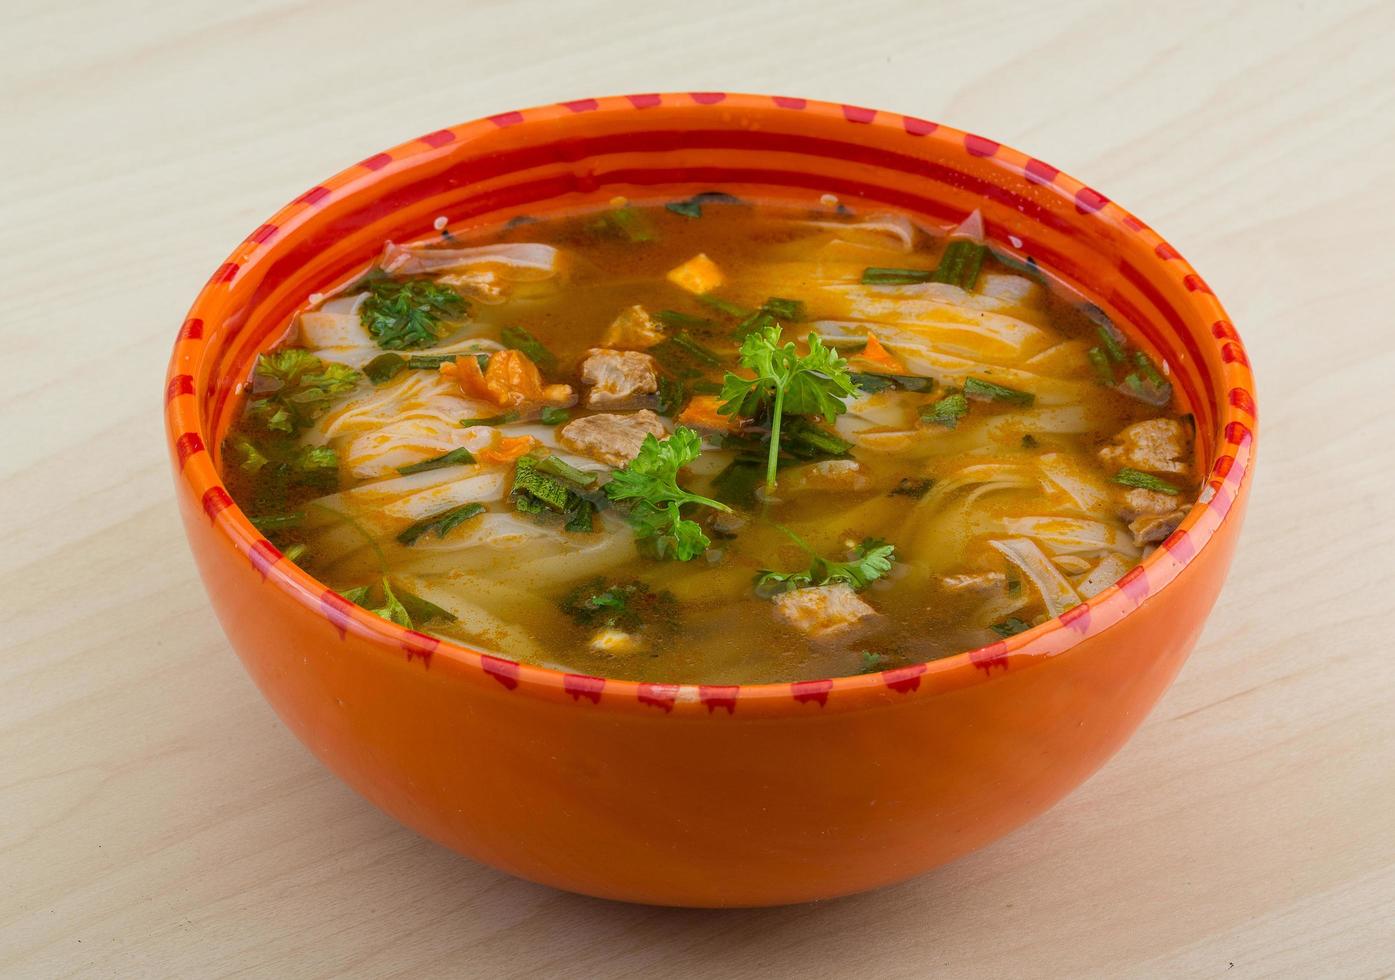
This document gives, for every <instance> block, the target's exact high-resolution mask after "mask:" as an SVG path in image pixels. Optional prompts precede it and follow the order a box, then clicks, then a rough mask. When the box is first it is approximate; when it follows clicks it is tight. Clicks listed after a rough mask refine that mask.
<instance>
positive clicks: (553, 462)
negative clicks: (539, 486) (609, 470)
mask: <svg viewBox="0 0 1395 980" xmlns="http://www.w3.org/2000/svg"><path fill="white" fill-rule="evenodd" d="M535 469H537V471H538V472H539V473H547V474H550V475H552V476H558V477H561V478H562V479H564V480H570V481H572V482H573V483H575V484H577V485H579V486H583V487H589V486H590V485H591V484H593V483H595V482H596V474H595V473H587V472H586V471H585V470H579V469H577V468H576V467H575V466H573V465H572V464H571V463H568V462H567V461H566V460H564V459H562V458H561V457H560V456H544V457H542V458H541V459H539V460H538V462H537V465H536V466H535Z"/></svg>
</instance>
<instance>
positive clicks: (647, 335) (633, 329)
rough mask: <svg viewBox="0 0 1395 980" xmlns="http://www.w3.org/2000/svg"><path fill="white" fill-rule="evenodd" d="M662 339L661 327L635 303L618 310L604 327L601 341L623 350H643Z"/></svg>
mask: <svg viewBox="0 0 1395 980" xmlns="http://www.w3.org/2000/svg"><path fill="white" fill-rule="evenodd" d="M663 339H664V330H663V328H662V327H660V326H659V325H658V324H657V323H655V322H654V318H653V317H652V316H650V315H649V312H648V311H647V310H646V309H645V308H644V307H642V306H639V305H637V304H636V305H635V306H631V307H629V308H627V309H624V310H621V311H620V315H619V316H617V317H616V318H615V321H614V322H613V323H611V325H610V326H608V327H606V331H605V336H603V337H601V343H602V344H604V345H605V346H606V347H618V348H621V349H624V350H644V349H645V348H647V347H653V346H654V345H655V344H658V343H661V342H662V341H663Z"/></svg>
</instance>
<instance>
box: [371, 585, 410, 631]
mask: <svg viewBox="0 0 1395 980" xmlns="http://www.w3.org/2000/svg"><path fill="white" fill-rule="evenodd" d="M369 612H371V613H376V614H377V615H379V616H381V617H383V618H384V619H386V620H387V621H388V622H390V623H396V624H397V625H398V626H405V627H406V628H407V629H412V617H411V616H410V615H409V614H408V613H407V607H406V606H404V605H402V603H401V601H399V600H398V598H397V596H396V595H395V594H394V593H393V591H392V584H391V583H390V582H388V580H387V576H384V577H383V604H382V605H381V606H379V607H378V608H377V609H370V610H369Z"/></svg>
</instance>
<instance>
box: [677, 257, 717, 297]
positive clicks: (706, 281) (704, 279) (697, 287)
mask: <svg viewBox="0 0 1395 980" xmlns="http://www.w3.org/2000/svg"><path fill="white" fill-rule="evenodd" d="M667 278H668V281H669V282H671V283H673V284H674V285H675V286H677V287H678V288H679V289H686V290H687V291H688V292H690V293H710V292H712V290H714V289H716V288H717V287H718V286H720V285H721V284H722V283H724V282H726V277H725V276H723V275H722V270H721V269H719V268H717V263H716V262H713V261H712V260H711V259H709V258H708V257H707V256H706V255H705V254H703V253H702V252H699V253H698V254H697V255H694V256H693V257H692V258H691V259H689V260H688V261H687V262H684V263H683V264H682V265H680V266H679V267H678V268H676V269H670V270H669V272H668V277H667Z"/></svg>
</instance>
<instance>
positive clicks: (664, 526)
mask: <svg viewBox="0 0 1395 980" xmlns="http://www.w3.org/2000/svg"><path fill="white" fill-rule="evenodd" d="M701 452H702V439H701V438H700V437H699V436H698V434H697V433H696V432H695V431H693V430H692V429H689V428H687V427H686V426H681V425H680V426H678V427H677V428H676V429H674V430H673V435H671V436H669V437H668V438H667V439H664V440H662V441H660V440H658V439H655V438H654V436H653V435H652V434H651V435H647V436H645V437H644V442H643V444H641V445H640V447H639V453H638V455H636V456H635V458H634V459H632V460H630V462H629V463H627V464H626V465H625V468H624V469H620V470H616V471H615V472H614V475H613V476H612V478H611V481H610V482H609V483H607V484H606V485H605V494H606V496H607V497H609V498H610V499H611V500H628V501H630V502H631V503H630V513H629V520H630V526H631V527H633V528H634V531H635V537H636V538H637V539H638V540H639V541H640V542H641V543H642V544H643V545H644V546H646V547H647V548H649V549H650V551H651V552H652V554H653V555H654V557H656V558H677V559H678V560H679V561H688V560H689V559H692V558H696V557H697V556H698V555H700V554H702V553H703V552H704V551H706V550H707V547H708V545H710V544H711V543H712V542H711V541H709V540H708V538H707V535H705V534H703V533H702V528H701V527H699V526H698V524H697V522H695V521H690V520H688V519H686V518H685V517H683V515H682V510H681V509H682V507H683V506H684V505H686V504H698V505H701V506H704V507H711V508H713V509H715V510H721V511H730V510H731V508H730V507H728V506H727V505H726V504H724V503H721V502H720V501H717V500H712V499H710V498H708V497H703V496H699V495H698V494H695V493H690V492H689V491H687V490H684V489H683V488H682V487H680V486H679V485H678V471H679V470H681V469H682V468H683V467H684V466H686V465H688V464H689V463H691V462H692V461H693V460H695V459H697V458H698V455H699V454H700V453H701Z"/></svg>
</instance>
